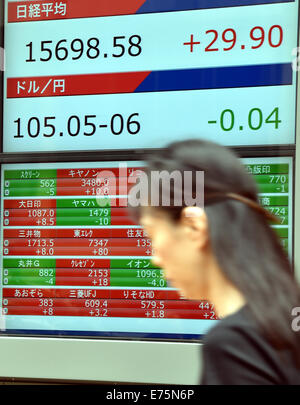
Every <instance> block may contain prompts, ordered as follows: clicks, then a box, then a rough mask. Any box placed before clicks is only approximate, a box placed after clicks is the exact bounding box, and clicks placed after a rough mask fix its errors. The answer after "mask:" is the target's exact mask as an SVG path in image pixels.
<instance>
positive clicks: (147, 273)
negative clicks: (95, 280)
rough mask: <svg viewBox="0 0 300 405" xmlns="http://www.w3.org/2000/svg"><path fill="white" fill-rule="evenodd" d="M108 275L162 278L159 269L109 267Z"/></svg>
mask: <svg viewBox="0 0 300 405" xmlns="http://www.w3.org/2000/svg"><path fill="white" fill-rule="evenodd" d="M110 277H111V278H112V277H116V278H118V277H123V278H124V277H125V278H127V277H131V278H132V277H135V278H138V279H139V278H144V279H145V278H163V274H162V270H159V269H144V270H142V269H112V268H111V269H110Z"/></svg>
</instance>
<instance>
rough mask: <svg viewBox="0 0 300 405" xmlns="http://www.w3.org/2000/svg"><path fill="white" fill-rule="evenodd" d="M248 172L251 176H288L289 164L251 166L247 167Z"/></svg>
mask: <svg viewBox="0 0 300 405" xmlns="http://www.w3.org/2000/svg"><path fill="white" fill-rule="evenodd" d="M245 167H246V169H247V171H248V172H249V173H251V174H254V175H255V174H288V173H289V164H288V163H281V164H277V163H271V164H251V165H245Z"/></svg>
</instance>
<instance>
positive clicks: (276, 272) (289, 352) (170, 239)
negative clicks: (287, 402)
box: [136, 140, 300, 384]
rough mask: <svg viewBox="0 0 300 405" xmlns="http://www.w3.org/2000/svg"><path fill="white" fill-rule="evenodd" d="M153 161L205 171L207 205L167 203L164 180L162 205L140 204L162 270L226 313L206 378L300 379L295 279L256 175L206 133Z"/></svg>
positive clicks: (207, 343)
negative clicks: (260, 194) (261, 202)
mask: <svg viewBox="0 0 300 405" xmlns="http://www.w3.org/2000/svg"><path fill="white" fill-rule="evenodd" d="M147 167H148V169H147V173H148V176H149V175H150V174H151V173H153V172H154V171H162V170H166V171H167V172H168V173H172V172H173V171H174V170H177V171H180V172H181V173H182V177H183V173H184V172H187V171H192V172H194V173H196V172H197V171H204V209H203V208H201V207H197V206H193V205H192V206H185V204H182V206H176V204H172V199H171V202H170V204H169V206H166V205H165V204H163V203H162V202H163V201H164V198H165V197H166V196H164V193H165V191H166V190H164V189H163V187H160V188H159V194H160V195H159V199H158V200H159V201H160V204H158V206H151V203H148V202H147V203H146V204H143V207H139V208H138V209H136V213H138V216H139V220H140V223H141V224H142V225H143V226H144V228H145V229H146V231H147V233H148V235H149V237H150V238H151V240H152V243H153V248H154V252H155V257H154V259H153V260H154V261H155V263H156V264H157V265H158V266H159V267H162V268H163V270H164V274H165V277H166V279H167V280H168V281H169V282H170V283H171V285H172V286H174V287H176V288H178V289H179V290H180V291H181V292H182V294H183V295H184V297H185V298H187V299H192V300H202V299H208V300H209V301H210V302H211V303H213V304H214V306H215V309H216V312H217V314H218V316H219V318H220V321H218V323H217V325H216V326H214V327H213V328H212V329H211V330H210V331H209V332H208V333H207V335H206V336H205V338H204V341H203V343H204V344H203V365H204V366H203V374H202V378H201V383H202V384H300V332H295V331H293V329H292V326H291V325H292V320H293V317H292V315H291V311H292V309H293V308H295V307H297V306H300V293H299V287H298V286H297V285H296V282H295V280H294V278H293V274H292V270H291V268H290V265H289V261H288V259H287V257H286V254H285V252H284V250H283V249H282V247H281V245H280V243H279V241H278V238H277V236H276V235H275V232H274V231H273V229H272V228H271V227H270V225H269V223H270V214H269V213H268V212H267V211H265V210H264V209H262V208H261V206H260V205H259V203H258V198H257V188H256V183H255V181H254V180H253V178H252V177H251V176H250V175H249V174H248V173H247V172H246V170H245V168H244V167H243V166H242V164H241V163H240V160H239V159H238V158H237V157H236V156H235V155H234V154H233V152H231V151H230V150H229V149H227V148H225V147H222V146H220V145H217V144H215V143H212V142H208V141H203V140H189V141H183V142H176V143H173V144H171V145H170V146H169V147H168V148H167V149H165V150H163V151H162V152H160V153H159V154H157V155H156V156H153V157H151V158H150V159H149V161H148V165H147ZM193 178H194V181H193V183H192V191H193V193H194V194H193V195H195V193H196V190H197V184H196V180H195V178H196V176H193ZM154 183H155V182H152V183H151V187H150V189H149V191H150V193H151V192H152V193H154V192H155V190H156V188H155V187H154V186H153V184H154ZM149 184H150V181H149ZM173 187H175V186H174V184H173ZM183 187H184V184H183V185H182V189H183ZM167 192H169V190H167ZM177 192H178V190H175V189H174V188H173V189H172V188H171V197H172V196H173V200H174V196H175V195H177V194H176V193H177ZM173 202H174V201H173Z"/></svg>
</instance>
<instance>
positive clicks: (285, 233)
mask: <svg viewBox="0 0 300 405" xmlns="http://www.w3.org/2000/svg"><path fill="white" fill-rule="evenodd" d="M272 228H273V229H274V231H275V232H276V233H277V235H278V236H279V238H288V237H289V228H276V227H275V226H273V227H272Z"/></svg>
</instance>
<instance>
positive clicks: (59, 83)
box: [3, 0, 299, 152]
mask: <svg viewBox="0 0 300 405" xmlns="http://www.w3.org/2000/svg"><path fill="white" fill-rule="evenodd" d="M298 13H299V3H298V0H294V1H293V0H285V1H278V0H234V1H233V0H222V1H221V0H209V1H207V0H184V1H177V0H164V1H162V0H126V1H125V0H116V1H99V0H85V1H78V0H68V1H66V0H62V1H38V0H37V1H10V0H5V19H4V23H5V24H4V34H5V35H4V38H5V44H4V45H5V72H4V128H3V133H4V136H3V151H4V152H43V151H44V152H45V151H80V150H86V151H91V150H131V149H137V148H140V149H147V148H161V147H165V146H166V145H167V144H168V143H169V142H170V141H174V140H179V139H180V140H182V139H183V138H184V137H188V138H191V137H204V138H209V139H210V140H213V141H217V142H219V143H222V144H225V145H231V146H237V145H241V146H249V145H264V146H268V145H282V144H294V143H295V128H296V71H297V69H296V68H294V67H295V66H296V65H295V63H296V59H297V56H296V53H295V52H294V51H295V50H296V48H297V30H298Z"/></svg>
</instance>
